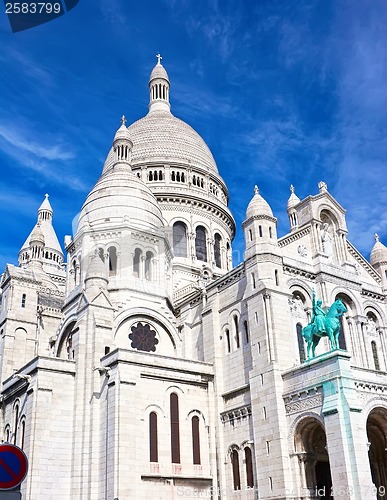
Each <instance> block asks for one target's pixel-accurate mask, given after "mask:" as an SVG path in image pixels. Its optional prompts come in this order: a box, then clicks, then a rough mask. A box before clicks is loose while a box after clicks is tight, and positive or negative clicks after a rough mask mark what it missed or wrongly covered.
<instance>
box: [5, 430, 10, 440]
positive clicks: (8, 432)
mask: <svg viewBox="0 0 387 500" xmlns="http://www.w3.org/2000/svg"><path fill="white" fill-rule="evenodd" d="M9 438H10V429H9V427H7V429H6V431H5V442H6V443H9Z"/></svg>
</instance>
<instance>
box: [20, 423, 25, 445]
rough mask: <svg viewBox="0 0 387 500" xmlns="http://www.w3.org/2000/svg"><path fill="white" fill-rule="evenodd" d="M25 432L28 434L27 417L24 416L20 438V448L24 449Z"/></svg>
mask: <svg viewBox="0 0 387 500" xmlns="http://www.w3.org/2000/svg"><path fill="white" fill-rule="evenodd" d="M25 434H26V419H25V418H23V417H22V422H21V440H20V448H21V449H22V450H23V449H24V440H25Z"/></svg>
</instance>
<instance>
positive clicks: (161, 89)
mask: <svg viewBox="0 0 387 500" xmlns="http://www.w3.org/2000/svg"><path fill="white" fill-rule="evenodd" d="M156 57H157V64H156V66H155V67H154V68H153V70H152V73H151V75H150V78H149V92H150V100H149V112H152V111H169V110H170V108H171V105H170V104H169V88H170V82H169V78H168V74H167V72H166V71H165V68H164V66H163V65H162V64H161V59H162V57H161V55H160V54H157V55H156Z"/></svg>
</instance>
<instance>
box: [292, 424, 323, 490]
mask: <svg viewBox="0 0 387 500" xmlns="http://www.w3.org/2000/svg"><path fill="white" fill-rule="evenodd" d="M293 440H294V442H293V447H294V450H295V455H296V456H297V457H298V460H299V465H300V485H301V488H302V489H304V488H309V489H313V490H316V489H317V490H320V491H321V490H322V489H324V490H325V492H327V496H326V498H329V493H328V492H330V491H331V488H332V477H331V470H330V463H329V455H328V451H327V440H326V434H325V428H324V425H323V424H322V422H321V420H320V419H319V418H316V416H314V415H313V416H312V415H308V416H303V417H302V418H300V419H299V421H298V423H297V424H296V426H295V428H294V433H293Z"/></svg>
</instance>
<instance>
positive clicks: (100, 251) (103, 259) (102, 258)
mask: <svg viewBox="0 0 387 500" xmlns="http://www.w3.org/2000/svg"><path fill="white" fill-rule="evenodd" d="M98 255H99V257H100V259H101V260H102V262H105V252H104V251H103V248H98Z"/></svg>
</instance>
